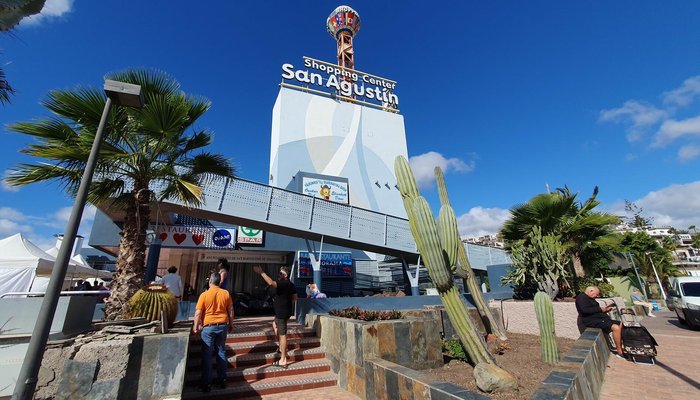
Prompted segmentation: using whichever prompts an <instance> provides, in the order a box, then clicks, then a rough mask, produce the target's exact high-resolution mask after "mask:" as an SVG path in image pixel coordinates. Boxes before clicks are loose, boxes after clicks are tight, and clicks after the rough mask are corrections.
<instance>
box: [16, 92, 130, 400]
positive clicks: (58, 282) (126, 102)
mask: <svg viewBox="0 0 700 400" xmlns="http://www.w3.org/2000/svg"><path fill="white" fill-rule="evenodd" d="M104 91H105V94H106V95H107V101H106V102H105V107H104V110H103V111H102V118H101V119H100V124H99V125H98V127H97V132H96V133H95V139H94V140H93V142H92V149H91V150H90V156H89V157H88V160H87V163H86V164H85V170H84V172H83V177H82V178H81V180H80V186H79V188H78V192H77V193H76V196H75V203H73V210H72V211H71V214H70V219H69V220H68V225H66V231H65V236H64V238H63V242H61V248H60V249H59V250H58V255H57V256H56V261H55V263H54V266H53V270H52V271H51V279H50V281H49V285H48V287H47V289H46V295H45V296H44V300H43V302H42V303H41V308H40V309H39V316H38V317H37V320H36V325H34V331H33V332H32V337H31V339H30V340H29V347H28V349H27V354H26V355H25V356H24V362H23V363H22V369H21V370H20V372H19V377H18V378H17V384H16V386H15V390H14V393H13V395H12V398H13V399H16V400H31V399H32V398H33V397H34V391H35V390H36V384H37V376H38V375H39V368H40V367H41V360H42V358H43V357H44V350H45V348H46V342H47V341H48V338H49V333H50V330H51V324H52V323H53V318H54V313H55V312H56V306H57V305H58V298H59V296H60V295H61V289H62V287H63V280H64V279H65V277H66V269H67V268H68V263H69V261H70V256H71V252H72V250H73V242H74V241H75V237H76V235H77V233H78V227H79V226H80V219H81V217H82V215H83V210H84V209H85V203H86V201H87V194H88V190H89V188H90V184H91V183H92V176H93V174H94V172H95V166H96V165H97V157H98V154H99V152H100V146H101V145H102V136H103V133H104V127H105V124H106V122H107V116H108V115H109V110H110V107H111V105H112V103H114V104H116V105H121V106H126V107H136V108H140V107H143V104H144V103H143V94H142V93H141V86H139V85H133V84H129V83H123V82H117V81H111V80H105V84H104Z"/></svg>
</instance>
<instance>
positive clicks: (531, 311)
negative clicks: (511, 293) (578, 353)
mask: <svg viewBox="0 0 700 400" xmlns="http://www.w3.org/2000/svg"><path fill="white" fill-rule="evenodd" d="M502 306H503V321H504V325H505V327H506V330H507V331H508V332H513V333H524V334H527V335H535V336H539V335H540V331H539V327H538V326H537V316H536V315H535V306H534V304H533V302H532V301H504V302H503V303H502ZM552 306H553V308H554V329H555V331H556V334H557V337H564V338H569V339H578V337H579V336H580V333H579V331H578V328H577V326H576V317H578V313H577V312H576V304H575V303H573V302H558V301H555V302H553V303H552Z"/></svg>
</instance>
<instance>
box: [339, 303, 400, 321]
mask: <svg viewBox="0 0 700 400" xmlns="http://www.w3.org/2000/svg"><path fill="white" fill-rule="evenodd" d="M328 315H332V316H334V317H341V318H350V319H359V320H360V321H385V320H390V319H402V318H403V313H402V312H400V311H397V310H391V311H376V310H363V309H361V308H360V307H357V306H354V307H347V308H343V309H340V310H338V309H333V310H330V311H329V312H328Z"/></svg>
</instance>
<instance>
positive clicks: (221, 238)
mask: <svg viewBox="0 0 700 400" xmlns="http://www.w3.org/2000/svg"><path fill="white" fill-rule="evenodd" d="M232 237H233V235H232V234H231V232H230V231H229V230H228V229H219V230H218V231H216V232H214V235H212V237H211V241H212V242H214V244H215V245H216V246H219V247H226V246H228V245H229V244H230V243H231V238H232Z"/></svg>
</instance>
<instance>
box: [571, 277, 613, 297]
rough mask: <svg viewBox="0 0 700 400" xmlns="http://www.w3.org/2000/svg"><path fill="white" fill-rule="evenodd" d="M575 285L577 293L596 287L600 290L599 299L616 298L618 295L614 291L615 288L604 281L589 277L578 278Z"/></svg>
mask: <svg viewBox="0 0 700 400" xmlns="http://www.w3.org/2000/svg"><path fill="white" fill-rule="evenodd" d="M576 283H577V285H576V289H577V291H578V292H579V293H583V292H584V291H586V288H587V287H589V286H597V287H598V288H600V297H616V296H619V295H620V294H619V293H617V292H616V291H615V286H613V285H612V284H610V283H608V282H606V281H600V280H598V279H596V278H593V277H590V276H587V277H585V278H579V279H578V280H577V281H576Z"/></svg>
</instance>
